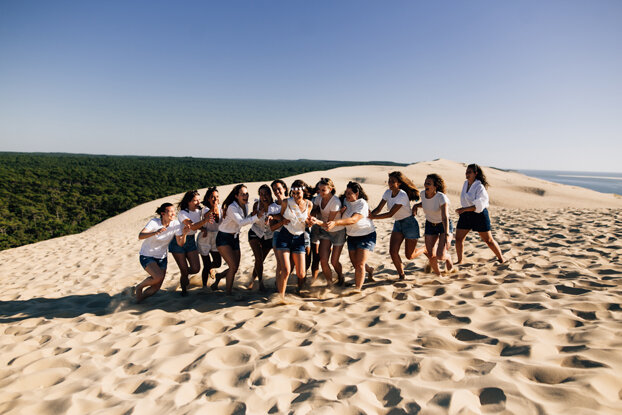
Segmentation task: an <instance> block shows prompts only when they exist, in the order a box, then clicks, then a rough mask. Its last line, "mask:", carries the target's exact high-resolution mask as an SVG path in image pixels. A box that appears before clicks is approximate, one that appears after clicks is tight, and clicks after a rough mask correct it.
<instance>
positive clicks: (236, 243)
mask: <svg viewBox="0 0 622 415" xmlns="http://www.w3.org/2000/svg"><path fill="white" fill-rule="evenodd" d="M222 211H223V216H222V219H221V221H220V225H219V226H218V235H216V245H217V246H218V252H220V255H222V257H223V259H224V260H225V262H226V263H227V265H228V266H229V269H227V271H226V276H225V277H226V291H225V292H226V294H227V295H231V294H232V291H233V279H234V278H235V274H236V273H237V272H238V268H239V267H240V259H241V255H240V231H241V229H242V227H243V226H246V225H251V224H253V223H255V222H257V221H259V220H262V218H263V211H262V210H261V208H260V210H259V212H257V213H255V212H252V213H249V212H248V189H247V188H246V186H245V185H243V184H238V185H236V186H235V187H234V188H233V189H232V190H231V192H230V193H229V195H228V196H227V198H226V199H225V201H224V202H222ZM219 275H220V274H218V275H216V282H214V284H212V289H218V283H219V282H220V278H219Z"/></svg>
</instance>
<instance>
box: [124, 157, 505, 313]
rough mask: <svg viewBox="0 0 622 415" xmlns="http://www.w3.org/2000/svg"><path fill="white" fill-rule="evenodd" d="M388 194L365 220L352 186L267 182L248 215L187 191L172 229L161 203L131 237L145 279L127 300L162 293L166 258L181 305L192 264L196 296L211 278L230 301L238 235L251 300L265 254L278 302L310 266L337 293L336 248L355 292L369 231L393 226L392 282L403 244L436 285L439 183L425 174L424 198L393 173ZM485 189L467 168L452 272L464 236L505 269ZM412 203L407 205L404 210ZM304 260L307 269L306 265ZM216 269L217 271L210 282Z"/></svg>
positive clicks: (236, 201)
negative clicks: (246, 255)
mask: <svg viewBox="0 0 622 415" xmlns="http://www.w3.org/2000/svg"><path fill="white" fill-rule="evenodd" d="M388 187H389V188H388V189H387V190H386V191H385V192H384V194H383V196H382V200H381V201H380V203H379V204H378V206H376V208H374V209H373V210H370V207H369V205H368V202H367V201H368V197H367V195H366V194H365V191H364V190H363V188H362V186H361V185H360V184H359V183H357V182H354V181H351V182H349V183H348V184H347V186H346V189H345V192H344V194H343V195H342V196H341V197H337V196H336V189H335V185H334V183H333V182H332V180H330V179H329V178H322V179H320V181H319V182H318V183H317V184H316V186H315V188H313V189H312V188H311V187H310V186H309V185H308V184H306V183H305V182H304V181H302V180H295V181H294V182H293V183H292V185H291V188H290V189H289V191H288V188H287V185H286V184H285V182H283V181H282V180H275V181H273V182H272V184H271V185H270V186H268V185H265V184H264V185H262V186H261V187H260V188H259V195H258V196H259V198H258V199H256V200H255V202H254V203H253V205H252V206H249V202H248V201H249V194H248V189H247V187H246V186H245V185H243V184H238V185H237V186H235V187H234V188H233V190H231V192H230V193H229V195H228V196H227V197H226V198H225V200H224V201H223V203H222V206H219V203H220V198H219V194H218V190H217V189H216V188H215V187H212V188H209V189H208V190H207V192H206V194H205V197H204V198H203V201H202V202H201V201H200V198H199V193H198V192H197V191H196V190H193V191H189V192H187V193H186V194H185V195H184V197H183V198H182V200H181V201H180V202H179V205H178V210H179V213H178V214H177V219H175V208H174V206H173V205H171V204H170V203H164V204H163V205H162V206H160V207H159V208H158V209H157V210H156V214H157V215H158V217H156V218H154V219H151V220H150V221H149V222H148V223H147V225H146V226H145V228H144V229H143V230H142V231H141V232H140V234H139V235H138V238H139V239H141V240H144V242H143V245H142V247H141V250H140V258H139V259H140V263H141V265H142V266H143V268H144V269H145V271H147V273H148V274H149V277H147V278H146V279H145V280H143V281H142V282H141V283H140V284H138V285H137V286H136V287H135V296H136V300H137V301H138V302H140V301H142V300H143V299H145V298H146V297H148V296H150V295H153V294H155V293H156V292H157V291H158V289H159V288H160V286H161V285H162V282H163V281H164V276H165V273H166V268H167V250H168V251H170V252H171V253H172V254H173V258H175V262H176V263H177V265H178V267H179V270H180V274H181V276H180V286H181V292H182V295H186V294H187V287H188V284H189V275H190V274H196V273H198V272H199V270H200V265H201V264H200V260H199V255H200V256H201V258H202V260H203V265H204V266H203V272H202V274H201V276H202V281H203V286H204V287H205V286H207V283H208V281H209V279H210V278H213V279H214V282H213V283H212V284H211V288H212V289H213V290H217V289H218V288H219V283H220V281H221V279H223V278H224V279H225V290H226V293H227V294H228V295H230V294H231V292H232V289H233V281H234V279H235V275H236V273H237V271H238V268H239V265H240V258H241V253H240V233H241V232H242V228H243V227H245V226H248V225H250V229H249V231H248V242H249V245H250V247H251V249H252V251H253V255H254V257H255V263H254V268H253V272H252V278H251V282H250V284H249V288H253V287H254V286H255V280H257V284H258V288H259V290H261V291H264V290H265V289H266V287H265V285H264V283H263V263H264V261H265V259H266V257H267V256H268V254H269V252H270V250H274V253H275V257H276V288H277V291H278V292H279V293H280V295H281V296H282V297H283V296H284V295H285V289H286V286H287V280H288V278H289V276H290V273H291V271H292V269H295V272H296V276H297V277H298V288H297V289H298V291H299V290H300V289H301V288H302V287H303V285H304V282H305V275H306V271H307V268H308V267H309V266H310V264H311V263H312V262H313V263H314V267H316V268H317V266H318V263H319V266H321V269H322V272H323V274H324V276H325V278H326V282H327V284H328V285H329V286H332V285H333V271H334V274H336V277H337V284H338V285H344V276H343V267H342V265H341V263H340V260H339V258H340V255H341V251H342V250H343V247H344V245H346V244H347V248H348V253H349V256H350V260H351V262H352V265H353V267H354V282H355V286H356V288H357V289H359V290H360V289H361V288H362V286H363V282H364V280H365V275H367V277H368V279H369V280H373V272H374V269H373V268H372V267H370V266H369V265H368V264H367V260H368V258H369V255H370V253H371V252H373V250H374V246H375V244H376V229H375V226H374V222H373V221H374V220H380V219H388V218H393V219H394V223H393V230H392V232H391V237H390V242H389V253H390V255H391V259H392V261H393V264H394V265H395V269H396V271H397V273H398V275H399V278H400V279H404V278H405V273H404V268H403V264H402V259H401V257H400V253H399V251H400V247H401V245H402V244H403V243H404V255H405V257H406V259H407V260H411V259H413V258H416V257H418V256H420V255H422V254H424V255H426V256H427V258H428V260H429V264H428V265H427V266H426V268H428V267H429V270H431V271H433V272H434V273H436V274H438V275H440V273H441V270H440V266H439V262H440V263H441V264H442V263H444V264H445V269H446V270H447V271H448V272H451V271H452V270H453V269H454V263H453V262H452V258H451V255H450V253H449V249H450V247H451V240H452V235H453V233H454V229H453V223H452V221H451V219H450V217H449V204H450V203H449V198H448V197H447V196H446V195H445V182H444V181H443V179H442V178H441V177H440V176H439V175H437V174H429V175H428V176H427V177H426V179H425V182H424V189H425V190H424V191H423V192H422V193H420V192H419V191H418V190H417V188H416V187H415V185H414V184H413V182H412V181H411V180H410V179H409V178H407V177H406V176H405V175H404V174H403V173H401V172H399V171H396V172H392V173H390V174H389V180H388ZM487 187H488V182H487V180H486V176H485V175H484V172H483V171H482V169H481V168H480V167H479V166H478V165H477V164H471V165H469V166H468V167H467V169H466V181H465V182H464V185H463V188H462V193H461V196H460V203H461V207H460V208H459V209H456V213H457V214H458V215H459V220H458V224H457V231H456V235H455V237H456V243H455V245H456V254H457V259H458V261H457V264H460V263H462V260H463V251H464V240H465V238H466V236H467V234H468V233H469V231H471V230H474V231H476V232H478V233H479V235H480V237H481V238H482V240H483V241H484V242H485V243H486V244H487V245H488V246H489V247H490V249H491V250H492V251H493V253H494V254H495V255H496V256H497V259H498V260H499V261H500V262H504V261H505V259H504V257H503V254H502V253H501V250H500V248H499V245H498V244H497V242H496V241H495V240H494V238H493V237H492V233H491V227H490V217H489V215H488V209H487V208H488V205H489V198H488V193H487V191H486V189H487ZM313 195H315V196H314V197H313ZM413 201H414V202H415V203H414V204H413V205H412V206H411V202H413ZM201 203H202V204H203V206H201ZM385 206H386V210H385V211H384V212H383V210H384V208H385ZM419 208H421V209H423V212H424V214H425V219H426V220H425V226H424V241H425V246H424V247H420V248H417V241H418V239H419V238H420V228H419V223H418V222H417V219H416V215H417V211H418V209H419ZM197 233H198V237H197V236H196V234H197ZM312 253H313V254H314V256H315V257H316V260H315V261H310V260H309V257H310V256H311V254H312ZM222 259H224V261H225V263H226V264H227V269H226V270H225V271H223V272H220V273H216V269H217V268H219V267H220V266H221V263H222ZM331 266H332V269H331ZM316 275H317V271H315V270H314V276H316Z"/></svg>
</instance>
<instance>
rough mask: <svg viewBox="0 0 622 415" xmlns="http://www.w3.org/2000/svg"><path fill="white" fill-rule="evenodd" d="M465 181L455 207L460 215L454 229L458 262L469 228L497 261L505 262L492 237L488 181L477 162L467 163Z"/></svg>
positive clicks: (460, 261) (460, 259) (460, 258)
mask: <svg viewBox="0 0 622 415" xmlns="http://www.w3.org/2000/svg"><path fill="white" fill-rule="evenodd" d="M465 175H466V181H465V182H464V185H463V186H462V193H461V194H460V204H461V205H462V207H461V208H459V209H456V213H457V214H458V215H460V219H458V226H457V228H458V229H457V230H456V254H457V256H458V262H456V264H461V263H462V253H463V251H464V240H465V238H466V236H467V234H468V233H469V231H470V230H471V229H473V230H474V231H476V232H478V233H479V236H480V238H482V241H484V242H485V243H486V245H488V247H489V248H490V249H491V250H492V252H493V253H494V254H495V255H496V256H497V259H498V260H499V262H501V263H503V262H505V258H503V254H502V253H501V249H500V248H499V244H497V242H496V241H495V239H494V238H493V237H492V232H491V226H490V217H489V216H488V204H489V198H488V192H487V191H486V188H487V187H488V181H487V180H486V176H485V175H484V172H483V171H482V168H481V167H480V166H478V165H477V164H469V166H468V167H467V169H466V173H465Z"/></svg>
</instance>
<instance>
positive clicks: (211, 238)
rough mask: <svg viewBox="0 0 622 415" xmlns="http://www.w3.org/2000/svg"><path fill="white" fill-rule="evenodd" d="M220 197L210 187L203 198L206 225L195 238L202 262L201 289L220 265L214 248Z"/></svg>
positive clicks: (203, 213)
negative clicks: (206, 219)
mask: <svg viewBox="0 0 622 415" xmlns="http://www.w3.org/2000/svg"><path fill="white" fill-rule="evenodd" d="M219 204H220V196H219V194H218V189H216V187H210V188H209V189H207V191H206V192H205V196H203V212H202V215H203V219H205V218H206V217H207V218H208V221H207V223H206V224H205V225H204V226H203V228H201V233H200V234H199V236H198V238H197V248H198V251H199V254H200V255H201V259H202V260H203V272H202V273H201V279H202V280H203V287H207V281H208V280H209V279H210V278H214V277H215V275H216V269H217V268H219V267H220V265H221V264H222V257H221V256H220V253H219V252H218V247H217V246H216V235H217V234H218V225H219V224H220V208H219V207H218V205H219Z"/></svg>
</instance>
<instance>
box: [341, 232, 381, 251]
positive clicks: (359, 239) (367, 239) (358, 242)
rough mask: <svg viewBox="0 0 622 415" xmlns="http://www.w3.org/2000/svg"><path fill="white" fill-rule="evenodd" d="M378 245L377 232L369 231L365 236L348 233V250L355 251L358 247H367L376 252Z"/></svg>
mask: <svg viewBox="0 0 622 415" xmlns="http://www.w3.org/2000/svg"><path fill="white" fill-rule="evenodd" d="M375 246H376V232H375V231H374V232H372V233H368V234H367V235H363V236H349V235H348V251H355V250H357V249H367V250H368V251H371V252H374V247H375Z"/></svg>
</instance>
